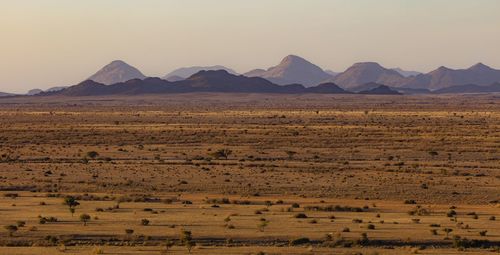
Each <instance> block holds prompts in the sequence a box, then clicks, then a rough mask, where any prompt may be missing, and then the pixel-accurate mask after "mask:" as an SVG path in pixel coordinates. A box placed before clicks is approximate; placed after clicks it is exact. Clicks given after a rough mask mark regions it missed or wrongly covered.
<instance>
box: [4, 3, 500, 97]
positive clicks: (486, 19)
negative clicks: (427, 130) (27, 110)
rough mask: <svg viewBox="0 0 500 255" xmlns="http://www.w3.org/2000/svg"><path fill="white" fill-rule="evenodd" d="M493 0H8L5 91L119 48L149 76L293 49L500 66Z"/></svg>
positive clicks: (235, 64) (99, 63)
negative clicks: (180, 68) (181, 68)
mask: <svg viewBox="0 0 500 255" xmlns="http://www.w3.org/2000/svg"><path fill="white" fill-rule="evenodd" d="M499 10H500V2H499V1H496V0H476V1H466V0H455V1H452V0H436V1H425V3H424V1H417V0H381V1H370V0H358V1H352V0H350V1H349V0H330V1H326V0H308V1H305V0H302V1H299V0H296V1H294V0H257V1H231V0H218V1H207V0H204V1H202V0H182V1H181V0H175V1H174V0H171V1H170V0H165V1H160V0H151V1H133V0H121V1H118V0H108V1H98V0H90V1H79V2H76V1H64V0H45V1H34V0H31V1H9V0H7V1H2V2H1V3H0V33H1V34H2V42H1V43H0V72H1V76H0V91H1V92H13V93H23V92H26V91H28V90H30V89H34V88H41V89H47V88H49V87H53V86H64V85H73V84H76V83H78V82H80V81H82V80H84V79H86V78H88V77H89V76H90V75H92V74H94V73H95V72H96V71H97V70H98V69H100V68H101V67H103V66H104V65H106V64H108V63H109V62H111V61H113V60H118V59H119V60H123V61H125V62H127V63H128V64H130V65H132V66H134V67H136V68H138V69H139V70H141V72H143V73H144V74H145V75H147V76H156V77H160V76H163V75H165V74H167V73H168V72H170V71H172V70H174V69H177V68H179V67H186V66H208V65H223V66H226V67H229V68H232V69H234V70H235V71H237V72H239V73H244V72H247V71H250V70H252V69H255V68H268V67H270V66H273V65H276V64H277V63H278V62H279V61H281V59H282V58H283V57H285V56H286V55H289V54H295V55H298V56H301V57H303V58H305V59H307V60H309V61H311V62H312V63H314V64H316V65H318V66H320V67H321V68H323V69H329V70H333V71H336V72H341V71H344V70H345V69H346V68H348V67H349V66H350V65H352V64H354V63H356V62H367V61H370V62H378V63H380V64H381V65H383V66H385V67H387V68H395V67H400V68H402V69H404V70H409V71H419V72H429V71H432V70H434V69H436V68H438V67H439V66H447V67H449V68H454V69H462V68H468V67H470V66H472V65H474V64H476V63H478V62H482V63H484V64H486V65H488V66H491V67H493V68H495V69H499V68H500V48H499V47H498V45H500V30H499V29H498V24H500V16H499V15H498V14H497V13H498V11H499Z"/></svg>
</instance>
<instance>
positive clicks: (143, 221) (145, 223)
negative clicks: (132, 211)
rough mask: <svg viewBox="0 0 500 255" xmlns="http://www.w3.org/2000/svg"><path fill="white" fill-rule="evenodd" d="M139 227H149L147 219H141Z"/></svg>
mask: <svg viewBox="0 0 500 255" xmlns="http://www.w3.org/2000/svg"><path fill="white" fill-rule="evenodd" d="M141 225H143V226H148V225H149V220H148V219H142V220H141Z"/></svg>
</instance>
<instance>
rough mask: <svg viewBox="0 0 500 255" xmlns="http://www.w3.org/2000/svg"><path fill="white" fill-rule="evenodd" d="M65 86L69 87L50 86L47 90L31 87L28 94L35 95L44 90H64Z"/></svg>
mask: <svg viewBox="0 0 500 255" xmlns="http://www.w3.org/2000/svg"><path fill="white" fill-rule="evenodd" d="M65 88H67V86H59V87H52V88H48V89H46V90H41V89H31V90H29V91H28V93H26V95H28V96H33V95H37V94H40V93H42V92H55V91H59V90H63V89H65Z"/></svg>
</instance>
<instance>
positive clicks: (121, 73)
mask: <svg viewBox="0 0 500 255" xmlns="http://www.w3.org/2000/svg"><path fill="white" fill-rule="evenodd" d="M145 78H146V76H145V75H144V74H142V73H141V71H139V70H138V69H137V68H135V67H133V66H130V65H129V64H127V63H125V62H123V61H121V60H115V61H113V62H111V63H109V64H108V65H106V66H104V67H103V68H102V69H101V70H99V71H97V73H95V74H94V75H92V76H90V77H89V78H88V80H92V81H95V82H98V83H102V84H105V85H111V84H115V83H119V82H125V81H128V80H132V79H145Z"/></svg>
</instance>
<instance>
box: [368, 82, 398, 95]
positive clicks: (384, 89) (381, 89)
mask: <svg viewBox="0 0 500 255" xmlns="http://www.w3.org/2000/svg"><path fill="white" fill-rule="evenodd" d="M372 85H374V84H372ZM376 85H378V86H377V87H375V88H373V89H369V90H364V91H361V92H359V94H364V95H402V94H401V93H399V92H398V91H396V90H393V89H391V88H390V87H388V86H386V85H383V84H376Z"/></svg>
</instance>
